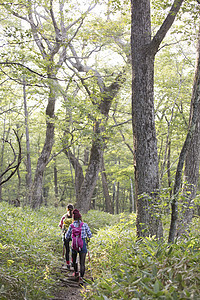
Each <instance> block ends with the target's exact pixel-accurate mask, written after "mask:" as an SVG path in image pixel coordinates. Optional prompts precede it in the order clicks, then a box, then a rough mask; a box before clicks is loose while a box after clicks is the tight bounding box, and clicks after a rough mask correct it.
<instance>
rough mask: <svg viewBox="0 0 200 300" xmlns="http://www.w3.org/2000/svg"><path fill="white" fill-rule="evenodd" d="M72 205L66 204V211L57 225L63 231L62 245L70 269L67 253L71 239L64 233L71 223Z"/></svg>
mask: <svg viewBox="0 0 200 300" xmlns="http://www.w3.org/2000/svg"><path fill="white" fill-rule="evenodd" d="M73 209H74V207H73V205H72V204H68V206H67V213H66V214H64V215H63V216H62V218H61V220H60V223H59V226H60V228H61V229H62V232H63V243H64V244H63V247H65V259H66V263H67V269H68V270H69V269H70V260H69V253H70V247H69V242H70V241H71V238H68V239H66V238H65V234H66V232H67V229H68V227H69V225H70V224H71V223H72V211H73ZM63 249H64V248H63Z"/></svg>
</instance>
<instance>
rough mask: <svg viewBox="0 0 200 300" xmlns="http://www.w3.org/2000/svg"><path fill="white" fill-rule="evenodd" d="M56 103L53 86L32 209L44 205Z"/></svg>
mask: <svg viewBox="0 0 200 300" xmlns="http://www.w3.org/2000/svg"><path fill="white" fill-rule="evenodd" d="M54 77H55V76H54ZM55 102H56V97H55V90H54V88H53V87H52V86H50V92H49V100H48V105H47V109H46V116H47V120H46V123H47V128H46V138H45V142H44V146H43V149H42V152H41V155H40V157H39V158H38V162H37V167H36V171H35V177H34V182H33V187H32V197H31V207H32V208H33V209H35V208H38V207H39V206H40V205H41V203H42V185H43V175H44V171H45V168H46V165H47V163H48V160H49V157H50V154H51V150H52V147H53V143H54V127H55V126H54V110H55Z"/></svg>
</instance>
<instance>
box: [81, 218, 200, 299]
mask: <svg viewBox="0 0 200 300" xmlns="http://www.w3.org/2000/svg"><path fill="white" fill-rule="evenodd" d="M134 218H135V216H134V215H130V216H129V217H128V218H126V219H125V218H121V220H120V222H119V223H118V224H117V225H114V226H112V227H110V228H104V229H100V230H99V231H98V233H97V235H96V236H95V237H94V238H93V240H92V245H91V248H92V261H93V263H92V273H93V275H94V277H95V278H96V279H95V281H94V283H93V284H92V285H91V287H90V290H87V292H86V293H85V298H86V299H98V300H101V299H102V300H107V299H112V300H115V299H134V300H136V299H145V300H147V299H200V270H199V261H200V222H199V219H194V221H193V225H192V228H191V233H190V236H189V237H184V239H182V240H178V241H176V243H174V244H173V245H169V244H168V243H166V242H165V241H164V240H163V241H161V242H157V241H156V240H155V239H153V238H152V239H150V238H146V239H143V240H140V241H138V240H137V239H136V237H135V222H134Z"/></svg>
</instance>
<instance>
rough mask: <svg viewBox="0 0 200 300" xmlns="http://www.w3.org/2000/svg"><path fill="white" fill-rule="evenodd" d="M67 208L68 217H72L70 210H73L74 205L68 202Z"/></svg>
mask: <svg viewBox="0 0 200 300" xmlns="http://www.w3.org/2000/svg"><path fill="white" fill-rule="evenodd" d="M67 209H68V211H69V217H70V218H72V212H73V209H74V206H73V205H72V204H68V205H67Z"/></svg>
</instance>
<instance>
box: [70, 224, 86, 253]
mask: <svg viewBox="0 0 200 300" xmlns="http://www.w3.org/2000/svg"><path fill="white" fill-rule="evenodd" d="M70 226H71V228H72V249H73V250H75V251H81V249H82V248H83V240H82V238H81V229H82V226H83V222H81V224H80V226H79V227H75V226H74V225H73V224H71V225H70Z"/></svg>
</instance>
